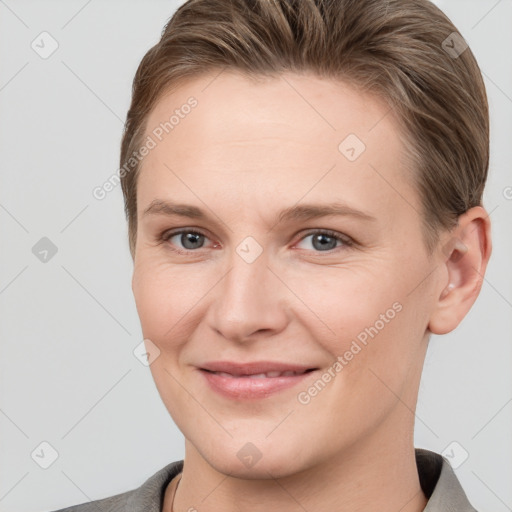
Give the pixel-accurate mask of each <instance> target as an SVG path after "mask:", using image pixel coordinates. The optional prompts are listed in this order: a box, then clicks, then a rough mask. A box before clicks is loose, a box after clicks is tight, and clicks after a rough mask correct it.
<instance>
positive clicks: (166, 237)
mask: <svg viewBox="0 0 512 512" xmlns="http://www.w3.org/2000/svg"><path fill="white" fill-rule="evenodd" d="M173 238H176V241H174V242H173V241H172V239H173ZM205 239H206V240H207V239H208V237H207V236H206V235H204V234H203V233H201V232H199V231H192V230H190V229H182V230H180V231H167V232H164V233H162V235H161V236H160V240H161V241H162V242H169V243H170V244H171V245H173V246H176V245H178V247H177V248H175V249H174V248H173V250H175V251H177V252H183V253H185V252H187V251H194V250H196V249H202V248H203V244H204V241H205ZM179 244H181V245H182V247H181V248H180V247H179Z"/></svg>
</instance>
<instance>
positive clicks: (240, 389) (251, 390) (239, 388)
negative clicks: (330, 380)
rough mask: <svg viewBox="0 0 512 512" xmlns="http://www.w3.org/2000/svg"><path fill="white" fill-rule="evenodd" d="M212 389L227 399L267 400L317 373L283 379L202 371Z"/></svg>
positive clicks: (284, 377)
mask: <svg viewBox="0 0 512 512" xmlns="http://www.w3.org/2000/svg"><path fill="white" fill-rule="evenodd" d="M201 373H202V374H203V375H204V376H205V378H206V381H207V382H208V384H209V385H210V387H211V388H212V389H213V390H214V391H216V392H217V393H219V394H221V395H223V396H225V397H227V398H235V399H236V398H242V399H254V398H265V397H268V396H270V395H272V394H274V393H277V392H278V391H284V390H285V389H289V388H292V387H293V386H296V385H297V384H299V383H300V382H302V381H303V380H304V379H305V378H307V377H308V376H310V375H311V374H312V373H315V371H309V372H306V373H301V374H300V375H289V376H283V377H264V378H253V377H226V376H223V375H217V374H215V373H212V372H208V371H206V370H201Z"/></svg>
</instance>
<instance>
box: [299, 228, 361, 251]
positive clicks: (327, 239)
mask: <svg viewBox="0 0 512 512" xmlns="http://www.w3.org/2000/svg"><path fill="white" fill-rule="evenodd" d="M309 237H312V238H311V246H312V247H313V249H314V250H315V251H317V252H327V251H331V250H334V249H337V248H339V245H341V246H342V247H343V246H345V247H350V246H352V245H353V242H352V240H351V239H350V238H349V237H348V236H346V235H342V234H341V233H336V232H335V231H330V230H326V229H323V230H322V229H317V230H315V231H311V232H309V233H308V234H306V235H305V236H304V237H303V238H301V240H300V243H303V242H304V241H305V240H306V239H307V238H309ZM338 243H339V245H338ZM309 248H310V247H306V249H309Z"/></svg>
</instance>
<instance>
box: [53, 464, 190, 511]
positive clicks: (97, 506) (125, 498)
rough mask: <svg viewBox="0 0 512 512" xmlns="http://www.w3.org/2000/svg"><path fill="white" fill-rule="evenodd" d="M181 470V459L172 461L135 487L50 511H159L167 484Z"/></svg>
mask: <svg viewBox="0 0 512 512" xmlns="http://www.w3.org/2000/svg"><path fill="white" fill-rule="evenodd" d="M182 470H183V461H182V460H180V461H176V462H172V463H170V464H168V465H167V466H165V467H163V468H162V469H160V470H159V471H157V472H156V473H155V474H154V475H152V476H150V477H149V478H148V479H147V480H146V481H145V482H144V483H143V484H142V485H141V486H140V487H138V488H136V489H133V490H131V491H126V492H123V493H120V494H115V495H114V496H109V497H107V498H102V499H99V500H94V501H89V502H86V503H81V504H78V505H72V506H70V507H66V508H61V509H59V510H53V511H51V512H98V511H101V512H143V511H144V512H161V506H162V501H163V496H164V493H165V489H166V487H167V484H168V483H169V482H170V481H171V480H172V479H173V478H174V477H175V476H176V475H177V474H178V473H180V472H181V471H182Z"/></svg>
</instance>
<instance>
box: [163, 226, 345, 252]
mask: <svg viewBox="0 0 512 512" xmlns="http://www.w3.org/2000/svg"><path fill="white" fill-rule="evenodd" d="M183 233H192V234H194V235H201V236H204V237H205V238H208V236H207V235H206V234H205V233H203V232H202V231H200V230H196V229H178V230H176V231H163V232H162V233H161V234H160V235H159V237H158V240H159V242H160V243H164V242H168V241H169V240H170V239H171V238H172V237H174V236H176V235H181V234H183ZM318 234H321V235H327V236H328V237H329V238H334V239H335V240H336V241H339V242H341V243H342V245H341V246H340V247H335V248H334V249H329V250H327V251H313V252H315V253H317V254H322V253H325V254H328V255H332V254H333V253H334V252H335V251H337V250H343V249H347V248H351V247H352V246H353V245H354V244H355V242H354V240H352V239H351V238H350V237H348V236H347V235H342V234H341V233H337V232H336V231H331V230H330V229H314V230H311V231H308V232H307V233H305V234H304V236H303V237H302V238H301V239H300V240H299V241H298V242H297V243H299V242H302V241H303V240H304V239H305V238H307V237H308V236H311V235H318ZM200 249H202V247H201V248H199V249H196V250H193V249H176V248H171V250H172V251H174V252H177V253H178V254H190V253H193V252H199V250H200ZM304 250H306V249H304Z"/></svg>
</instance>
